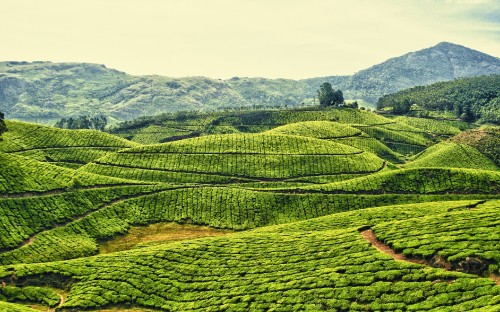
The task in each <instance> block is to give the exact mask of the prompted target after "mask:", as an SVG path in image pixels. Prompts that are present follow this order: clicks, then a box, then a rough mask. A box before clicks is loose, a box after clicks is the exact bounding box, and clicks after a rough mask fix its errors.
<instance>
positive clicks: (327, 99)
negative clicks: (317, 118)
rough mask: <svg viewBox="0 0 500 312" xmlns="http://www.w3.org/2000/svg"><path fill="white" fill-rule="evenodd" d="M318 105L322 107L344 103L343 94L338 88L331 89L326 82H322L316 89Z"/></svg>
mask: <svg viewBox="0 0 500 312" xmlns="http://www.w3.org/2000/svg"><path fill="white" fill-rule="evenodd" d="M318 101H319V105H321V106H323V107H329V106H338V105H339V104H342V103H344V95H343V94H342V91H340V90H333V88H332V85H331V84H330V83H328V82H325V83H323V84H322V85H321V86H320V87H319V90H318Z"/></svg>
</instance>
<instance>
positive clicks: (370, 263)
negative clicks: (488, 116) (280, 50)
mask: <svg viewBox="0 0 500 312" xmlns="http://www.w3.org/2000/svg"><path fill="white" fill-rule="evenodd" d="M177 117H178V116H177ZM177 117H176V118H177ZM7 126H8V130H9V131H8V132H6V133H5V134H4V135H3V141H0V164H1V170H0V220H1V222H0V282H1V283H2V286H1V287H0V310H2V309H3V310H6V311H36V310H43V311H45V310H47V309H55V310H58V311H65V310H66V311H73V310H76V311H80V310H96V311H99V310H102V311H104V310H107V309H124V310H126V309H135V310H145V311H188V310H203V311H220V310H229V311H236V310H239V311H246V310H277V311H294V310H311V311H319V310H328V311H381V310H384V311H389V310H400V311H401V310H407V311H423V310H435V311H442V310H445V311H472V310H477V311H496V310H498V309H500V286H499V285H498V284H499V276H500V271H499V267H500V263H499V262H500V252H499V250H500V248H499V247H500V246H499V242H500V211H499V209H500V170H499V167H498V164H497V162H496V161H497V159H498V155H496V154H495V152H493V157H492V152H491V151H492V149H481V148H479V146H478V144H477V140H476V141H475V140H471V143H470V144H468V140H467V139H466V138H467V137H470V136H471V133H473V132H474V131H484V130H480V129H472V130H467V129H468V128H469V127H471V125H468V124H465V123H462V122H454V121H448V122H443V123H441V122H440V121H436V120H429V119H419V118H410V117H398V118H387V117H383V116H380V115H376V114H373V113H370V112H366V111H361V110H359V111H358V110H353V109H333V110H323V111H321V110H309V111H307V110H290V111H255V112H240V113H238V112H234V113H207V114H193V115H186V116H183V117H182V118H177V119H175V118H174V117H171V116H170V117H169V116H166V117H165V118H164V119H161V118H157V119H154V124H151V123H148V122H144V121H142V124H137V125H135V126H133V127H131V128H120V129H117V130H115V131H116V132H117V133H118V134H119V135H120V136H121V137H118V136H115V135H112V134H107V133H102V132H97V131H91V130H85V131H81V130H61V129H55V128H51V127H44V126H38V125H33V124H27V123H21V122H15V121H7ZM492 129H493V130H492ZM492 129H489V130H488V131H489V132H490V133H491V132H493V133H494V132H495V131H496V130H495V128H492ZM464 130H466V131H465V132H463V131H464ZM125 137H126V138H129V139H132V141H129V140H126V139H125ZM133 141H135V142H133ZM162 142H163V143H162ZM493 151H494V150H493ZM495 157H497V158H495ZM207 236H208V237H207ZM212 236H213V237H212ZM33 309H35V310H33Z"/></svg>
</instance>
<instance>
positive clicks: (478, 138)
mask: <svg viewBox="0 0 500 312" xmlns="http://www.w3.org/2000/svg"><path fill="white" fill-rule="evenodd" d="M451 140H452V141H454V142H458V143H462V144H467V145H470V146H472V147H474V148H476V149H477V150H478V151H480V152H481V153H482V154H483V155H485V156H487V157H488V158H490V159H491V160H492V161H493V162H494V163H495V164H497V166H500V127H491V126H482V127H481V128H479V129H473V130H470V131H465V132H462V133H460V134H458V135H456V136H454V137H453V138H452V139H451Z"/></svg>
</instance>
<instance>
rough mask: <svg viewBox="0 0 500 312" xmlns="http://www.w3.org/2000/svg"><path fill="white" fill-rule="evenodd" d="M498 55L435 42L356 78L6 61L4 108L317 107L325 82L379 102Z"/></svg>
mask: <svg viewBox="0 0 500 312" xmlns="http://www.w3.org/2000/svg"><path fill="white" fill-rule="evenodd" d="M499 73H500V60H499V59H498V58H497V57H493V56H489V55H487V54H484V53H481V52H479V51H475V50H472V49H469V48H466V47H463V46H460V45H455V44H451V43H440V44H438V45H436V46H434V47H431V48H427V49H423V50H420V51H416V52H411V53H408V54H405V55H403V56H400V57H395V58H392V59H389V60H387V61H385V62H383V63H381V64H378V65H375V66H373V67H370V68H368V69H365V70H362V71H360V72H358V73H356V74H354V75H352V76H330V77H320V78H312V79H304V80H291V79H266V78H245V77H233V78H231V79H227V80H220V79H212V78H207V77H186V78H170V77H162V76H155V75H150V76H133V75H129V74H126V73H124V72H120V71H117V70H114V69H109V68H106V67H105V66H104V65H98V64H88V63H51V62H32V63H28V62H2V63H0V111H2V112H5V113H6V115H7V117H8V118H11V119H12V118H15V119H21V120H26V121H33V122H39V123H50V124H54V123H55V121H57V120H58V119H60V118H62V117H75V116H78V115H85V114H88V115H94V114H96V113H102V114H105V115H107V116H109V117H111V119H112V120H113V119H116V120H119V121H123V120H131V119H134V118H137V117H139V116H147V115H157V114H159V113H164V112H176V111H181V110H201V111H209V110H213V109H219V108H240V107H245V108H247V109H248V108H254V107H285V106H287V107H299V106H302V105H311V104H312V103H313V98H314V97H315V96H316V90H317V89H318V88H319V86H320V85H321V83H323V82H325V81H329V82H331V83H332V84H333V85H334V86H335V88H336V89H341V90H343V92H344V95H345V97H346V99H361V100H364V101H366V102H367V103H365V104H364V105H365V106H370V105H372V107H374V103H375V102H376V101H377V99H378V98H379V97H380V96H382V95H384V94H389V93H392V92H396V91H399V90H402V89H405V88H409V87H413V86H417V85H427V84H430V83H433V82H436V81H447V80H452V79H455V78H458V77H470V76H479V75H489V74H499Z"/></svg>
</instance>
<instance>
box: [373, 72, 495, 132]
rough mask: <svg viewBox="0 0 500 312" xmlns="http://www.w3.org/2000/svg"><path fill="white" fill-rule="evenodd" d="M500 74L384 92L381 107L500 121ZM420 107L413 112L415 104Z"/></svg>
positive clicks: (397, 111)
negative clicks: (437, 112)
mask: <svg viewBox="0 0 500 312" xmlns="http://www.w3.org/2000/svg"><path fill="white" fill-rule="evenodd" d="M499 98H500V75H492V76H481V77H473V78H462V79H456V80H453V81H447V82H438V83H435V84H432V85H429V86H419V87H414V88H410V89H406V90H402V91H399V92H396V93H393V94H390V95H384V96H383V97H381V98H380V99H379V100H378V102H377V109H383V108H389V107H392V112H393V113H394V114H399V115H402V114H408V113H413V112H420V111H422V110H423V111H425V110H427V111H447V112H453V113H454V115H455V116H456V117H457V118H460V119H462V120H463V121H467V122H472V121H476V120H478V121H479V122H482V123H493V124H500V99H499ZM414 104H415V105H417V106H418V110H415V111H413V110H412V109H411V108H412V105H414Z"/></svg>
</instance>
